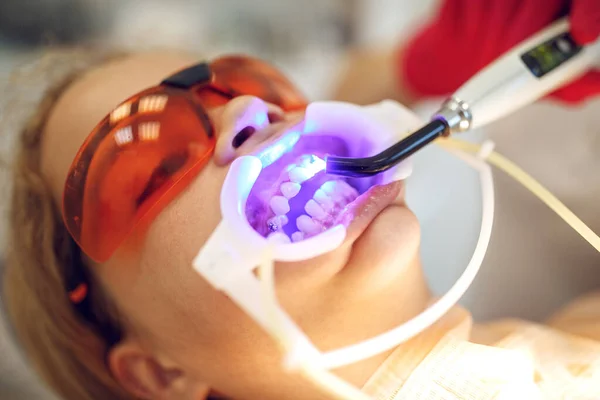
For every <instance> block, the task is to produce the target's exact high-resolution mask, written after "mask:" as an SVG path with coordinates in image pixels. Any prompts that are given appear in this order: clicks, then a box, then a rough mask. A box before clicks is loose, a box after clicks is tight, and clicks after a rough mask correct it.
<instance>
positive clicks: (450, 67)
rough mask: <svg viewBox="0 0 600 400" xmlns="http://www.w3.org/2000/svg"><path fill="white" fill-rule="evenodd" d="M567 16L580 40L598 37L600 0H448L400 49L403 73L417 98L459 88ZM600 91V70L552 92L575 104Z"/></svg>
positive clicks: (445, 93) (575, 35) (599, 31)
mask: <svg viewBox="0 0 600 400" xmlns="http://www.w3.org/2000/svg"><path fill="white" fill-rule="evenodd" d="M565 15H569V19H570V21H571V34H572V35H573V38H574V39H575V41H576V42H578V43H579V44H586V43H590V42H593V41H595V40H596V39H597V38H598V36H599V35H600V0H444V1H443V3H442V7H441V9H440V10H439V12H438V14H437V15H436V16H435V17H434V19H433V21H432V22H431V23H429V25H427V26H425V27H424V28H423V29H422V30H421V31H419V32H418V33H417V35H416V36H415V37H414V38H413V39H412V41H411V42H409V44H408V46H407V47H406V48H405V49H404V51H403V52H402V56H401V57H402V64H401V68H402V70H401V74H402V75H403V77H404V81H405V83H406V85H407V86H408V88H409V89H410V90H411V91H412V92H413V93H414V94H415V95H417V96H419V97H422V96H441V95H448V94H451V93H452V92H454V91H456V90H457V89H458V88H459V87H460V86H461V85H462V84H463V83H465V82H466V81H467V80H468V79H469V78H471V77H472V76H473V75H475V73H477V72H478V71H479V70H480V69H482V68H483V67H485V66H487V65H488V64H489V63H491V62H492V61H494V60H495V59H496V58H497V57H499V56H500V55H502V54H503V53H504V52H506V51H507V50H509V49H510V48H512V47H513V46H515V45H516V44H518V43H520V42H521V41H523V40H524V39H526V38H528V37H529V36H531V35H532V34H534V33H535V32H537V31H539V30H541V29H543V28H545V27H547V26H548V25H550V24H551V23H552V22H554V21H555V20H556V19H558V18H560V17H562V16H565ZM598 94H600V71H599V70H594V71H591V72H589V73H587V74H586V75H585V76H583V77H582V78H580V79H579V80H577V81H575V82H573V83H572V84H570V85H568V86H566V87H564V88H561V89H559V90H557V91H555V92H554V93H552V94H551V95H550V96H552V97H554V98H557V99H559V100H561V101H563V102H567V103H577V102H580V101H582V100H584V99H586V98H588V97H591V96H594V95H598Z"/></svg>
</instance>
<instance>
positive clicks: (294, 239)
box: [292, 232, 304, 242]
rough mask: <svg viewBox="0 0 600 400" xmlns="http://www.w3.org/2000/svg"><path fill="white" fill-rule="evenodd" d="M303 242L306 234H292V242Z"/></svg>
mask: <svg viewBox="0 0 600 400" xmlns="http://www.w3.org/2000/svg"><path fill="white" fill-rule="evenodd" d="M301 240H304V233H302V232H294V233H292V242H299V241H301Z"/></svg>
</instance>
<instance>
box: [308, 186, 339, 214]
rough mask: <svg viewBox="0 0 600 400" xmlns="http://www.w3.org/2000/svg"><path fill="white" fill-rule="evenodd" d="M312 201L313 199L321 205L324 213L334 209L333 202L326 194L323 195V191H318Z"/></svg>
mask: <svg viewBox="0 0 600 400" xmlns="http://www.w3.org/2000/svg"><path fill="white" fill-rule="evenodd" d="M313 199H315V200H316V201H317V203H319V204H320V205H321V207H322V208H323V210H325V212H330V211H331V210H333V208H334V207H335V203H334V201H333V200H332V199H331V197H329V195H328V194H327V193H325V191H323V189H318V190H317V191H316V192H315V194H314V196H313Z"/></svg>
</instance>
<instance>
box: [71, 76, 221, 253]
mask: <svg viewBox="0 0 600 400" xmlns="http://www.w3.org/2000/svg"><path fill="white" fill-rule="evenodd" d="M214 146H215V140H214V138H213V132H212V126H211V125H210V122H209V120H208V116H207V115H206V113H205V111H204V110H202V109H201V108H200V107H199V106H198V105H197V104H196V103H194V102H193V101H192V99H191V93H190V92H188V91H184V90H180V89H175V88H167V87H157V88H152V89H149V90H147V91H144V92H142V93H140V94H138V95H136V96H134V97H132V98H130V99H128V100H127V101H125V102H124V103H122V104H121V105H120V106H119V107H117V108H116V109H115V110H114V111H113V112H112V113H111V114H110V115H109V116H107V117H106V118H105V119H104V120H103V121H102V122H101V123H100V124H99V125H98V126H97V127H96V129H95V130H94V131H93V132H92V134H91V135H90V136H89V137H88V139H87V140H86V142H85V143H84V145H83V146H82V148H81V150H80V151H79V153H78V154H77V156H76V158H75V161H74V163H73V166H72V168H71V170H70V173H69V176H68V178H67V182H66V186H65V192H64V199H63V215H64V216H65V222H66V225H67V228H68V230H69V231H70V233H71V235H72V236H73V238H74V239H75V240H76V241H77V243H78V244H79V246H80V247H81V248H82V250H83V251H84V252H85V253H86V254H87V255H88V256H90V257H91V258H92V259H94V260H96V261H98V262H101V261H105V260H107V259H108V258H109V257H110V256H111V255H112V253H113V252H114V251H115V250H116V248H117V247H118V246H120V245H121V243H122V242H123V241H124V239H125V238H126V237H127V236H128V235H129V234H130V233H131V232H132V231H133V230H134V229H135V228H136V227H138V225H140V223H141V222H143V221H145V220H149V219H151V217H152V216H154V215H156V214H157V213H158V212H159V211H160V210H161V209H162V208H164V206H165V205H166V204H168V202H169V201H170V200H172V199H173V198H174V197H175V196H176V195H177V194H178V193H180V192H181V190H182V189H183V188H185V186H186V185H187V184H188V183H189V181H190V180H191V179H192V178H193V177H194V176H195V175H196V174H197V173H198V172H199V171H200V170H201V169H202V167H203V166H204V165H205V164H206V162H207V161H208V160H209V159H210V157H211V154H212V151H213V149H214Z"/></svg>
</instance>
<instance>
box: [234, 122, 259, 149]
mask: <svg viewBox="0 0 600 400" xmlns="http://www.w3.org/2000/svg"><path fill="white" fill-rule="evenodd" d="M254 132H256V128H255V127H253V126H247V127H245V128H244V129H242V130H241V131H239V132H238V133H237V135H235V137H234V138H233V140H232V141H231V145H232V146H233V148H234V149H237V148H238V147H240V146H241V145H242V144H244V142H245V141H246V140H248V139H249V138H250V136H252V135H254Z"/></svg>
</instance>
